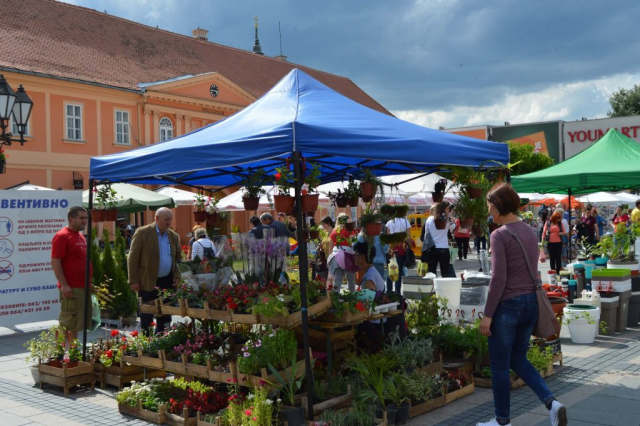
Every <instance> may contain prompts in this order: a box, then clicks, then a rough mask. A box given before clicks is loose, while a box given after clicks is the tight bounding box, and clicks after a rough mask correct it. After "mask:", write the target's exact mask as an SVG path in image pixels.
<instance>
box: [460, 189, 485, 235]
mask: <svg viewBox="0 0 640 426" xmlns="http://www.w3.org/2000/svg"><path fill="white" fill-rule="evenodd" d="M482 204H486V203H485V201H484V200H483V199H482V198H475V199H474V198H471V196H470V195H469V194H468V193H466V192H461V193H460V197H459V198H458V202H457V203H456V204H455V207H454V210H455V214H456V216H457V217H458V218H459V219H460V226H461V227H463V228H471V227H472V226H473V223H474V218H475V217H476V216H478V215H479V213H478V210H481V209H482V208H483V206H482Z"/></svg>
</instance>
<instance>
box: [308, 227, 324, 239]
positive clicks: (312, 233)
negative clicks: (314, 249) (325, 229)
mask: <svg viewBox="0 0 640 426" xmlns="http://www.w3.org/2000/svg"><path fill="white" fill-rule="evenodd" d="M321 230H322V228H321V227H320V225H315V226H312V227H310V228H309V238H311V239H312V240H317V239H318V238H320V231H321Z"/></svg>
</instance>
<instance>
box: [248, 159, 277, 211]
mask: <svg viewBox="0 0 640 426" xmlns="http://www.w3.org/2000/svg"><path fill="white" fill-rule="evenodd" d="M265 175H266V172H265V171H264V169H258V170H256V171H255V172H254V173H252V174H251V175H250V176H249V179H247V182H246V183H245V185H244V188H243V190H244V192H243V194H242V203H243V204H244V209H245V210H254V211H255V210H258V207H259V206H260V196H262V195H267V191H265V190H264V188H262V184H263V183H264V179H265ZM269 202H271V198H269Z"/></svg>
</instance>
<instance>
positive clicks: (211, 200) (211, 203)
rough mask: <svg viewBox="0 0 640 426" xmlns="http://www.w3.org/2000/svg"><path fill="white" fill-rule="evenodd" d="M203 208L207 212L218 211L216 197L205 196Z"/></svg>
mask: <svg viewBox="0 0 640 426" xmlns="http://www.w3.org/2000/svg"><path fill="white" fill-rule="evenodd" d="M204 210H205V211H206V212H207V213H208V214H214V213H216V212H217V211H218V199H217V198H216V197H207V201H206V204H205V206H204Z"/></svg>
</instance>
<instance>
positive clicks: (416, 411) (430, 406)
mask: <svg viewBox="0 0 640 426" xmlns="http://www.w3.org/2000/svg"><path fill="white" fill-rule="evenodd" d="M445 401H446V396H445V395H444V394H442V396H439V397H437V398H435V399H431V400H429V401H425V402H423V403H422V404H419V405H412V406H411V408H409V418H413V417H415V416H419V415H420V414H424V413H427V412H429V411H433V410H435V409H436V408H438V407H442V406H443V405H444V404H445V403H446V402H445Z"/></svg>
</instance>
